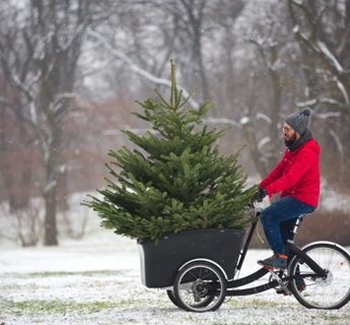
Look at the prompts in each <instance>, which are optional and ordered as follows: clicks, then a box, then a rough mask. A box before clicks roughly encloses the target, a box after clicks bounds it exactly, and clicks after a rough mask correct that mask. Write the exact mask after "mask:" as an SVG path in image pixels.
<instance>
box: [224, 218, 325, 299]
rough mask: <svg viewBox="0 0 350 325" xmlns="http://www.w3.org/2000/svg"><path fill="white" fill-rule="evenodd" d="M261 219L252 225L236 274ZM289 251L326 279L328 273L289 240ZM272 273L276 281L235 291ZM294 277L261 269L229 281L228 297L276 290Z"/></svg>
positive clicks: (318, 275) (316, 274)
mask: <svg viewBox="0 0 350 325" xmlns="http://www.w3.org/2000/svg"><path fill="white" fill-rule="evenodd" d="M258 222H259V218H257V220H256V221H254V222H253V223H252V225H251V228H250V231H249V233H248V236H247V239H246V241H245V243H244V245H243V249H242V251H241V253H240V255H239V259H238V263H237V267H236V272H237V271H238V272H239V271H240V270H241V268H242V266H243V263H244V260H245V257H246V255H247V252H248V249H249V246H250V244H251V241H252V239H253V235H254V233H255V230H256V227H257V225H258ZM298 226H299V223H298V224H297V225H296V227H295V228H294V234H295V233H296V230H297V227H298ZM288 249H289V251H290V252H292V253H294V254H295V255H296V256H297V257H299V258H301V259H302V260H303V261H304V262H305V263H306V264H307V265H308V266H309V267H310V269H311V270H313V271H314V272H315V276H317V277H321V278H325V277H326V276H327V272H326V271H325V270H324V269H322V268H321V267H320V266H319V265H318V264H317V263H316V262H315V261H314V260H313V259H312V258H311V257H310V256H308V255H307V254H306V253H304V252H303V251H302V250H301V249H300V248H299V247H297V246H296V245H295V244H294V242H293V240H288ZM269 272H270V273H271V274H272V275H273V278H274V280H272V281H269V282H268V283H266V284H263V285H260V286H256V287H252V288H247V289H239V290H237V289H235V288H237V287H240V286H243V285H246V284H249V283H252V282H254V281H256V280H258V279H260V278H262V277H263V276H265V275H266V274H267V273H269ZM293 279H294V277H290V276H288V275H287V274H285V272H283V271H279V270H277V271H269V270H267V269H265V268H261V269H259V270H258V271H256V272H254V273H252V274H250V275H247V276H245V277H243V278H240V279H236V280H229V281H228V282H227V293H226V295H227V296H244V295H251V294H255V293H259V292H263V291H266V290H269V289H272V288H275V287H277V286H283V285H284V284H285V285H287V284H288V281H289V280H293Z"/></svg>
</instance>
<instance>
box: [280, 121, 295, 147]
mask: <svg viewBox="0 0 350 325" xmlns="http://www.w3.org/2000/svg"><path fill="white" fill-rule="evenodd" d="M283 136H284V143H285V145H286V146H287V147H288V145H291V144H293V143H294V141H295V140H296V139H297V132H296V131H294V130H293V129H292V127H291V126H290V125H289V124H288V123H286V122H284V123H283Z"/></svg>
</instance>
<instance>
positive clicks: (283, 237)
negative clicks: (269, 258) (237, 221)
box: [261, 196, 316, 254]
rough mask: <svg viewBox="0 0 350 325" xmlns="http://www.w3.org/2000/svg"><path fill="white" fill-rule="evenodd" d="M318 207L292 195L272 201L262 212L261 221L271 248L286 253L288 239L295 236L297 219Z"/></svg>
mask: <svg viewBox="0 0 350 325" xmlns="http://www.w3.org/2000/svg"><path fill="white" fill-rule="evenodd" d="M315 209H316V207H314V206H312V205H310V204H307V203H304V202H302V201H300V200H298V199H296V198H294V197H292V196H285V197H284V198H281V199H279V200H278V201H276V202H274V203H272V204H271V205H270V206H269V207H267V208H266V209H264V210H263V211H262V213H261V223H262V225H263V227H264V232H265V236H266V238H267V241H268V242H269V245H270V247H271V249H272V250H273V251H274V252H276V253H280V254H285V253H286V245H287V240H288V239H291V238H292V237H293V229H294V226H295V222H296V220H297V219H298V218H299V217H300V216H301V215H303V214H306V213H310V212H312V211H314V210H315Z"/></svg>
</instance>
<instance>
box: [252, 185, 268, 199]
mask: <svg viewBox="0 0 350 325" xmlns="http://www.w3.org/2000/svg"><path fill="white" fill-rule="evenodd" d="M266 195H267V191H266V189H264V188H263V187H261V186H259V188H258V191H257V192H256V194H255V196H254V198H253V201H257V202H262V200H263V199H264V197H265V196H266Z"/></svg>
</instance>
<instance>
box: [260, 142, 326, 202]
mask: <svg viewBox="0 0 350 325" xmlns="http://www.w3.org/2000/svg"><path fill="white" fill-rule="evenodd" d="M320 151H321V150H320V146H319V144H318V143H317V141H316V140H315V139H314V138H312V139H310V140H308V141H306V142H305V143H304V144H302V145H301V146H300V147H299V148H297V149H296V150H295V151H290V150H289V149H287V150H286V151H285V153H284V155H283V157H282V159H281V161H280V162H279V163H278V164H277V166H276V167H275V169H274V170H272V172H271V173H270V174H269V175H268V176H267V177H266V178H265V179H264V180H263V181H262V182H261V184H260V185H261V187H263V188H265V189H266V190H267V194H268V195H269V196H272V195H273V194H276V193H279V192H282V194H281V197H284V196H287V195H290V196H293V197H295V198H297V199H299V200H300V201H303V202H305V203H308V204H310V205H312V206H314V207H317V206H318V202H319V196H320Z"/></svg>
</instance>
